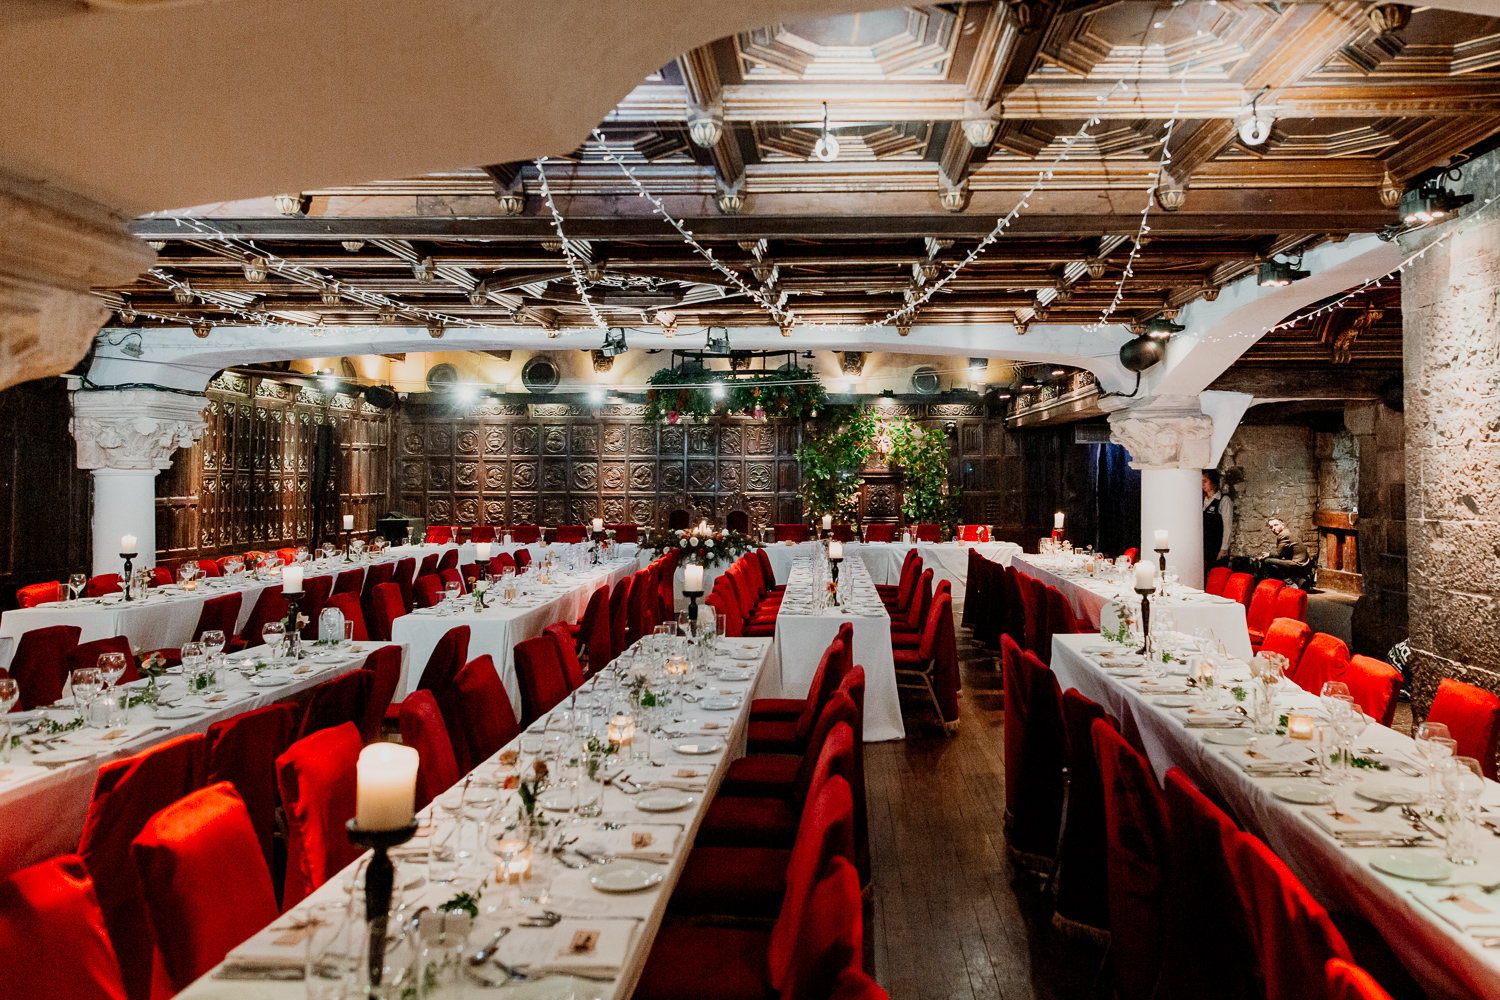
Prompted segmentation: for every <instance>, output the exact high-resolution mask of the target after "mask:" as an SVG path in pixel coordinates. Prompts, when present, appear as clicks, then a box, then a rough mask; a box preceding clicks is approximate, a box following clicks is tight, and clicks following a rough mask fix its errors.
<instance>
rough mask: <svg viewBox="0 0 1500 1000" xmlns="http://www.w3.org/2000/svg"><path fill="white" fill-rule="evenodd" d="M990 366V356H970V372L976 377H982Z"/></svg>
mask: <svg viewBox="0 0 1500 1000" xmlns="http://www.w3.org/2000/svg"><path fill="white" fill-rule="evenodd" d="M989 366H990V359H989V358H970V359H969V374H970V375H971V376H973V377H974V378H980V377H981V376H983V375H984V373H985V371H986V370H987V369H988V368H989Z"/></svg>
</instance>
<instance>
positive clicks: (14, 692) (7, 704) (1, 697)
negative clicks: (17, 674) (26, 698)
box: [0, 677, 21, 715]
mask: <svg viewBox="0 0 1500 1000" xmlns="http://www.w3.org/2000/svg"><path fill="white" fill-rule="evenodd" d="M20 700H21V685H20V684H18V683H16V680H15V678H14V677H0V715H4V714H5V713H6V712H9V711H10V710H11V709H13V708H15V707H16V702H18V701H20Z"/></svg>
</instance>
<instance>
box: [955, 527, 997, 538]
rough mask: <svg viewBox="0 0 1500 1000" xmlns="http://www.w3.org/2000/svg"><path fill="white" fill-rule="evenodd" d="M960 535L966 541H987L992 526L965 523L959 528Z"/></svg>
mask: <svg viewBox="0 0 1500 1000" xmlns="http://www.w3.org/2000/svg"><path fill="white" fill-rule="evenodd" d="M958 537H959V540H960V541H964V542H987V541H989V540H990V528H989V525H987V524H965V525H962V526H961V527H960V528H959V529H958Z"/></svg>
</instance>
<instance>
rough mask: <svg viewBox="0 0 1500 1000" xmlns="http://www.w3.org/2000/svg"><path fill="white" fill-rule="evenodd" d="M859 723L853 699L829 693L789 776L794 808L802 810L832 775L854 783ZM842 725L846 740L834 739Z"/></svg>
mask: <svg viewBox="0 0 1500 1000" xmlns="http://www.w3.org/2000/svg"><path fill="white" fill-rule="evenodd" d="M858 723H859V708H858V707H857V706H856V705H855V704H854V699H853V698H851V697H850V696H849V695H848V694H846V693H845V692H843V691H835V692H833V694H831V695H829V697H828V704H827V705H824V706H823V711H822V713H821V714H819V716H818V724H817V726H815V727H814V728H813V732H812V739H810V740H808V743H807V753H805V754H803V755H802V760H801V762H800V763H799V764H798V766H797V774H796V776H795V777H794V778H793V779H792V785H791V790H790V791H789V792H788V795H787V798H788V800H789V801H790V802H791V803H792V805H793V808H795V809H797V810H801V809H802V807H803V805H804V804H806V803H807V802H808V801H809V800H810V799H811V798H812V797H813V796H814V795H817V794H818V789H820V788H822V787H823V782H825V781H827V780H828V776H829V775H831V774H842V775H843V776H844V777H845V778H847V779H848V780H849V783H850V785H851V786H853V784H854V782H855V781H856V780H857V779H858V778H859V774H858V771H857V768H856V765H855V756H854V727H855V725H857V724H858ZM841 726H842V727H847V728H848V733H849V735H848V739H847V742H845V741H844V740H842V739H840V740H834V739H833V736H834V733H835V732H836V731H839V730H840V727H841Z"/></svg>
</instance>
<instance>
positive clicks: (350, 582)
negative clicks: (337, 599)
mask: <svg viewBox="0 0 1500 1000" xmlns="http://www.w3.org/2000/svg"><path fill="white" fill-rule="evenodd" d="M364 586H365V571H364V569H363V568H362V567H356V568H355V569H346V570H343V571H342V572H340V573H339V575H338V579H336V580H334V582H333V592H334V593H335V594H353V595H354V596H355V598H356V599H357V598H358V597H359V595H360V592H361V591H362V590H364Z"/></svg>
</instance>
